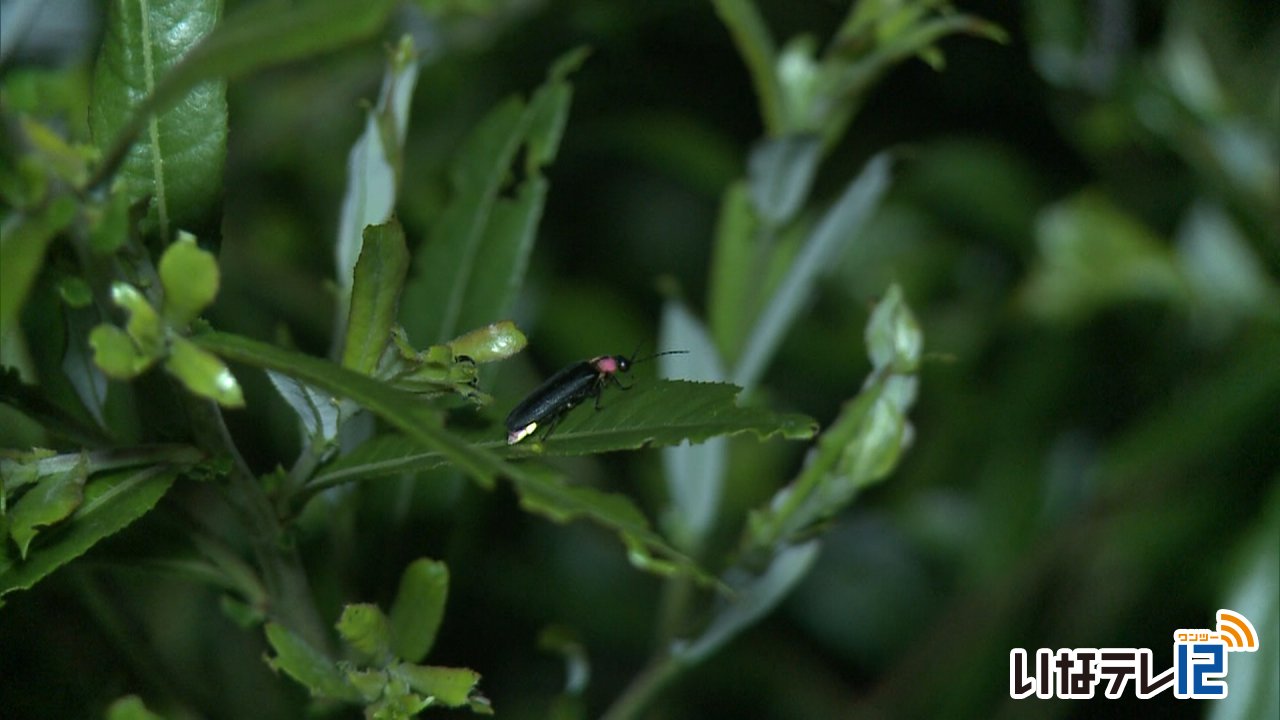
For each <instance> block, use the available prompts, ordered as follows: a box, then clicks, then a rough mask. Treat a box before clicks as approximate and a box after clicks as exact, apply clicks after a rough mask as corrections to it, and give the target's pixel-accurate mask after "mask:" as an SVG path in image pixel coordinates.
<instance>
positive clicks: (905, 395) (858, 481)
mask: <svg viewBox="0 0 1280 720" xmlns="http://www.w3.org/2000/svg"><path fill="white" fill-rule="evenodd" d="M871 315H872V317H871V319H870V320H869V321H868V323H867V346H868V351H869V353H870V354H871V355H872V360H873V362H882V363H883V364H882V365H877V367H876V368H875V369H873V370H872V373H871V376H870V377H868V378H867V381H866V383H865V384H864V385H863V388H862V390H861V391H860V392H859V393H858V395H857V396H856V397H855V398H854V399H853V400H851V401H849V402H848V403H846V404H845V406H844V408H843V409H842V410H841V412H840V415H839V417H837V418H836V420H835V422H833V423H832V424H831V426H830V427H829V428H827V429H826V431H825V432H823V433H822V435H821V436H820V437H819V438H818V443H817V448H816V449H815V451H814V452H812V453H810V456H809V458H808V460H807V462H806V464H805V466H804V468H803V469H802V470H801V471H800V475H799V476H798V477H797V478H796V479H795V480H794V481H793V482H792V483H791V484H790V485H788V486H787V487H785V488H783V489H782V490H781V491H779V492H778V493H777V494H776V495H775V496H774V498H773V500H772V501H770V503H769V505H768V506H767V507H766V508H765V509H764V510H762V511H759V512H756V513H753V514H752V516H751V518H750V522H749V524H748V540H747V546H748V548H749V549H753V550H758V551H762V552H764V553H766V554H769V553H772V552H773V549H774V548H776V547H779V546H780V545H783V544H786V543H789V542H792V541H794V540H795V539H797V538H799V537H801V536H802V535H803V533H804V532H805V531H806V530H807V529H808V528H810V527H811V526H813V525H814V524H815V523H819V522H821V521H824V520H826V519H828V518H830V517H832V516H833V515H835V514H836V513H837V512H839V511H840V510H841V509H843V508H844V507H845V506H846V505H848V504H849V503H850V502H851V501H852V500H853V498H854V497H855V496H856V495H857V493H858V492H859V491H860V490H862V489H863V488H865V487H867V486H868V485H870V484H872V483H874V482H876V481H878V480H881V479H883V478H884V477H885V476H887V475H888V474H889V472H891V471H892V470H893V468H894V467H896V466H897V464H898V461H899V460H900V459H901V456H902V453H903V452H904V451H905V450H906V448H907V446H908V445H909V444H910V442H911V438H912V432H913V431H912V429H911V424H910V423H909V422H908V421H907V418H906V415H907V411H908V410H910V408H911V406H912V405H913V404H914V403H915V398H916V392H917V388H918V384H919V379H918V378H917V377H916V376H915V371H916V366H917V365H918V358H919V354H920V350H921V347H922V340H921V339H920V338H919V332H920V331H919V329H918V326H917V325H916V321H915V318H914V317H913V316H912V315H911V312H910V309H909V308H907V306H906V305H905V304H904V303H903V302H902V293H901V290H900V289H899V288H898V287H897V286H893V287H891V288H890V289H889V292H888V293H886V295H885V298H884V299H883V300H881V301H880V304H879V305H878V306H877V307H876V309H875V310H873V311H872V314H871ZM886 328H887V329H886ZM886 348H890V349H886ZM895 349H901V352H902V353H903V355H901V356H900V355H894V354H893V353H894V352H895ZM877 356H879V358H880V359H879V360H877ZM904 356H905V359H903V357H904ZM899 366H902V369H901V370H899ZM748 554H749V553H748Z"/></svg>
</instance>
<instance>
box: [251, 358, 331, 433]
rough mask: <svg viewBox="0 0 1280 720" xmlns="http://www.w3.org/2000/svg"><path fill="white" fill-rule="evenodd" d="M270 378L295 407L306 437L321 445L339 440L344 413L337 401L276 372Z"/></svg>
mask: <svg viewBox="0 0 1280 720" xmlns="http://www.w3.org/2000/svg"><path fill="white" fill-rule="evenodd" d="M267 379H269V380H270V381H271V384H272V385H273V386H275V389H276V392H278V393H280V397H282V398H284V401H285V402H286V403H288V404H289V407H291V408H293V412H294V413H295V414H296V415H297V416H298V420H299V421H300V422H301V423H302V430H303V432H305V433H306V434H307V437H310V438H315V439H317V440H319V441H321V442H332V441H333V440H334V439H335V438H337V437H338V421H339V419H340V417H341V415H342V411H341V407H340V406H339V404H338V400H337V398H335V397H333V396H332V395H329V394H327V393H322V392H319V391H317V390H316V389H315V388H312V387H311V386H309V385H307V384H306V383H304V382H300V381H298V380H295V379H294V378H292V377H289V376H288V375H285V374H284V373H279V372H276V371H274V370H268V371H267Z"/></svg>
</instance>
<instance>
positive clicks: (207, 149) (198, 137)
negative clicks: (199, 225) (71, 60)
mask: <svg viewBox="0 0 1280 720" xmlns="http://www.w3.org/2000/svg"><path fill="white" fill-rule="evenodd" d="M221 15H222V0H149V2H134V0H113V1H112V2H110V3H109V8H108V12H107V23H106V29H107V32H106V37H105V38H104V39H103V43H102V49H101V52H100V54H99V55H98V63H97V67H96V68H95V70H94V79H93V96H92V100H91V103H90V108H89V122H90V127H91V128H92V130H93V136H94V140H95V142H96V143H97V146H98V148H99V149H106V148H107V147H108V145H109V144H110V143H112V142H114V141H115V140H116V138H117V136H118V135H119V134H120V131H121V130H122V129H124V128H125V127H126V126H127V125H128V124H129V123H130V120H131V118H132V117H133V115H134V114H135V112H137V111H138V108H139V107H140V106H141V105H143V103H144V102H145V101H146V98H147V97H148V96H149V95H151V94H152V93H154V92H155V90H156V88H157V87H158V86H159V85H160V83H161V79H162V78H163V77H164V76H165V75H166V74H168V73H169V71H170V70H172V69H173V68H174V67H175V66H176V65H177V64H178V63H179V61H180V60H181V59H182V58H183V56H184V55H186V54H188V53H189V52H190V51H191V50H192V48H194V47H195V46H196V45H197V44H198V43H199V42H200V41H201V40H202V39H204V38H205V37H206V36H208V35H209V33H210V32H212V31H213V28H214V26H215V25H216V24H217V22H218V19H219V17H220V16H221ZM173 99H174V100H175V101H176V103H175V105H174V106H173V107H172V108H171V109H165V110H164V111H163V112H161V113H160V114H158V115H155V116H151V117H149V118H147V120H146V125H145V128H144V129H145V132H144V133H142V136H141V137H140V138H139V139H138V140H139V141H138V142H137V143H134V144H133V146H132V148H131V149H130V150H129V152H128V156H127V158H126V159H125V161H124V165H123V166H122V167H121V169H120V175H119V177H120V178H121V179H122V180H123V181H124V183H125V190H124V191H125V192H126V194H127V195H128V197H129V199H130V201H136V200H140V199H142V198H145V197H150V198H151V207H152V209H153V210H154V212H155V217H156V221H157V223H158V224H159V228H160V232H161V236H162V237H164V238H165V239H166V240H167V239H168V238H169V237H170V232H171V230H172V229H173V228H176V227H182V226H185V225H187V224H189V223H190V222H191V221H193V220H195V219H197V218H199V217H200V216H201V215H202V214H203V213H205V212H206V211H207V209H208V208H209V206H210V205H212V204H213V203H214V202H215V200H216V198H217V197H218V195H219V194H220V193H221V192H222V165H223V161H224V159H225V157H226V149H227V148H226V146H227V98H226V82H225V81H223V80H220V79H213V78H207V79H205V80H204V81H203V82H200V83H192V84H191V85H190V86H188V87H187V88H184V89H183V92H181V93H178V94H175V96H174V98H173Z"/></svg>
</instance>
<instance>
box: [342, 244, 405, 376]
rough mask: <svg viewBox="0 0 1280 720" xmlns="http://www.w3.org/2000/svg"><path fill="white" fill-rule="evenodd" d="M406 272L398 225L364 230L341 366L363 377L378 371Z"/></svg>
mask: <svg viewBox="0 0 1280 720" xmlns="http://www.w3.org/2000/svg"><path fill="white" fill-rule="evenodd" d="M408 269H409V250H408V248H406V247H405V244H404V230H403V229H402V228H401V227H400V223H399V222H397V221H396V220H392V221H390V222H388V223H385V224H382V225H370V226H369V227H367V228H365V230H364V243H363V244H362V245H361V250H360V260H359V261H358V262H356V268H355V281H354V283H353V285H352V289H351V311H350V313H348V315H347V329H346V333H345V340H344V342H345V345H346V347H344V348H343V351H342V366H343V367H346V368H349V369H351V370H355V371H356V372H358V373H363V374H365V375H372V374H373V371H374V370H375V369H377V367H378V359H379V358H381V357H382V351H383V349H384V348H386V346H387V344H388V343H389V342H391V326H392V325H394V324H395V320H396V307H397V306H398V304H399V302H400V288H401V287H402V286H403V285H404V276H405V273H406V272H408Z"/></svg>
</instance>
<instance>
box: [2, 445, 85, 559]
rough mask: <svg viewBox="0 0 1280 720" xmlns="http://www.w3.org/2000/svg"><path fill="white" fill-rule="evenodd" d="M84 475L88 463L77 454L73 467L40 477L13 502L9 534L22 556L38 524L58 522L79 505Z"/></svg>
mask: <svg viewBox="0 0 1280 720" xmlns="http://www.w3.org/2000/svg"><path fill="white" fill-rule="evenodd" d="M87 478H88V463H87V462H85V460H84V458H83V457H81V458H80V460H79V462H77V463H76V464H75V465H74V466H73V467H71V468H69V469H67V470H64V471H62V472H58V473H53V474H51V475H49V476H47V477H44V478H41V479H40V481H39V482H38V483H36V486H35V487H33V488H31V489H30V490H28V491H27V492H26V493H24V494H23V495H22V497H21V498H19V499H18V501H17V502H16V503H14V504H13V508H12V509H11V510H10V511H9V536H10V537H12V538H13V542H14V543H15V544H17V546H18V552H19V554H20V555H21V556H22V557H23V558H26V557H27V549H28V548H29V547H30V545H31V541H32V540H33V539H35V536H36V533H37V532H39V530H40V529H41V528H43V527H47V526H50V525H54V524H55V523H58V522H61V521H62V520H64V519H66V518H67V516H69V515H70V514H71V513H73V512H75V509H76V508H78V507H80V503H81V501H82V500H83V498H84V483H85V480H86V479H87ZM2 540H3V539H2V538H0V541H2Z"/></svg>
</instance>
